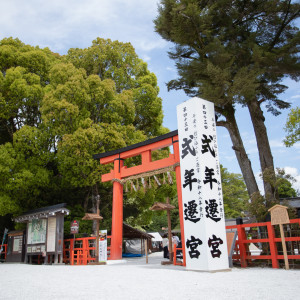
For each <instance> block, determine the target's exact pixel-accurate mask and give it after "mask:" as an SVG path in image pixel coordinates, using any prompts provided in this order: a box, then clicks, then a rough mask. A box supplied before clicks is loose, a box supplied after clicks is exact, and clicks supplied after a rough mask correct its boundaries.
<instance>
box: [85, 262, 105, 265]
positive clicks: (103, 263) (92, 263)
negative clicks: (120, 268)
mask: <svg viewBox="0 0 300 300" xmlns="http://www.w3.org/2000/svg"><path fill="white" fill-rule="evenodd" d="M88 265H89V266H90V265H93V266H94V265H95V266H98V265H106V261H99V262H90V263H89V264H88Z"/></svg>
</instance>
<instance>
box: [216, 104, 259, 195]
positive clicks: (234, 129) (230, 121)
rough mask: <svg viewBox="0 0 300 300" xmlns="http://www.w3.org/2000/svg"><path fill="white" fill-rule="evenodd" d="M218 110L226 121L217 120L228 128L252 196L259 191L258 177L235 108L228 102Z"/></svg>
mask: <svg viewBox="0 0 300 300" xmlns="http://www.w3.org/2000/svg"><path fill="white" fill-rule="evenodd" d="M216 111H217V112H220V113H221V114H222V115H223V116H224V117H225V118H226V121H220V122H217V125H218V126H223V127H225V128H227V130H228V132H229V135H230V138H231V141H232V145H233V146H232V149H233V150H234V152H235V155H236V158H237V160H238V163H239V166H240V169H241V172H242V174H243V178H244V181H245V184H246V187H247V191H248V194H249V196H250V198H251V195H252V194H253V193H256V192H259V190H258V186H257V183H256V179H255V176H254V173H253V170H252V166H251V161H250V160H249V158H248V155H247V153H246V150H245V147H244V144H243V141H242V138H241V135H240V132H239V128H238V126H237V123H236V119H235V110H234V108H233V106H232V105H231V104H227V105H226V106H225V107H224V108H223V109H221V110H220V109H219V108H218V107H216Z"/></svg>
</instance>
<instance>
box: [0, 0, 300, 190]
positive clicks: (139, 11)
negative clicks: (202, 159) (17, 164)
mask: <svg viewBox="0 0 300 300" xmlns="http://www.w3.org/2000/svg"><path fill="white" fill-rule="evenodd" d="M157 3H158V1H157V0H101V1H100V0H84V1H82V0H81V1H79V0H52V1H40V0H27V1H24V0H9V1H7V0H0V8H1V10H0V28H1V30H0V39H2V38H4V37H10V36H12V37H14V38H19V39H20V40H21V41H22V42H24V43H26V44H30V45H32V46H37V45H38V46H40V47H42V48H43V47H49V48H50V49H51V50H52V51H53V52H58V53H60V54H66V52H67V51H68V49H70V48H86V47H89V46H90V45H91V44H92V41H93V40H94V39H95V38H96V37H101V38H110V39H112V40H119V41H122V42H130V43H131V44H132V45H133V46H134V48H135V50H136V52H137V54H138V55H139V57H140V58H142V59H143V60H144V61H146V62H147V63H148V67H149V69H150V70H151V71H152V72H154V73H155V74H156V76H157V78H158V85H159V87H160V97H161V98H162V99H163V110H164V126H166V127H168V128H169V129H170V130H175V129H177V120H176V105H178V104H179V103H181V102H183V101H185V100H187V99H188V98H189V97H187V96H186V95H185V94H184V93H183V92H180V91H172V92H168V91H167V89H166V86H165V83H166V82H168V81H169V80H171V79H174V78H176V77H177V73H176V68H175V65H174V62H173V61H172V60H170V59H169V58H168V55H167V51H168V50H169V49H170V47H172V44H171V43H168V42H166V41H164V40H163V39H162V38H161V37H160V36H159V35H158V34H157V33H155V32H154V25H153V20H154V19H155V18H156V16H157ZM285 83H286V85H287V86H288V87H289V89H288V90H287V91H286V92H285V93H284V94H283V95H282V100H286V101H288V102H290V103H291V104H292V107H295V106H297V105H298V106H299V105H300V104H299V103H300V88H299V87H300V85H299V83H296V82H293V81H291V80H286V81H285ZM287 114H288V110H286V111H283V112H282V114H281V115H280V116H277V117H274V116H272V115H271V114H270V113H265V117H266V126H267V130H268V135H269V139H270V144H271V149H272V153H273V157H274V163H275V167H280V168H285V169H286V171H287V172H288V173H289V174H291V175H293V176H294V177H295V178H296V179H297V183H296V184H294V187H295V188H296V189H299V190H300V165H299V162H300V143H298V144H296V145H294V146H293V147H291V148H286V147H285V146H284V145H283V143H282V140H283V139H284V136H285V132H284V130H283V127H284V124H285V122H286V118H287ZM237 121H238V125H239V128H240V132H241V134H242V138H243V140H244V144H245V147H246V150H247V153H248V155H249V157H250V159H251V162H252V166H253V169H254V172H255V174H256V175H257V176H258V174H259V173H260V166H259V160H258V152H257V147H256V141H255V136H254V132H253V128H252V124H251V121H250V117H249V114H248V112H247V110H246V108H238V110H237ZM218 142H219V152H220V162H221V163H222V164H223V166H224V167H226V168H227V169H228V170H229V171H231V172H235V173H240V169H239V166H238V164H237V161H236V159H235V154H234V152H233V150H232V149H231V146H232V145H231V140H230V138H229V134H228V132H227V131H226V130H225V129H224V128H220V127H219V128H218Z"/></svg>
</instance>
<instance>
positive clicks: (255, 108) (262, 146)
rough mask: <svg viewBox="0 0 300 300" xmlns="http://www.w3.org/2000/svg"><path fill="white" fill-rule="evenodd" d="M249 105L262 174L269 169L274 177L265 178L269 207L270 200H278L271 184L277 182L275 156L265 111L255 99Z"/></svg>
mask: <svg viewBox="0 0 300 300" xmlns="http://www.w3.org/2000/svg"><path fill="white" fill-rule="evenodd" d="M247 106H248V109H249V113H250V117H251V121H252V124H253V128H254V132H255V137H256V143H257V148H258V153H259V160H260V167H261V171H262V174H263V175H265V173H264V172H265V171H268V173H269V174H270V175H271V177H272V178H269V179H268V180H266V179H265V178H263V182H264V190H265V198H266V206H267V207H268V204H269V203H270V202H273V201H276V198H277V196H276V191H275V188H274V186H273V185H272V184H270V181H274V182H275V170H274V162H273V156H272V152H271V148H270V144H269V139H268V134H267V129H266V126H265V118H264V116H263V111H262V110H261V107H260V104H259V103H258V101H256V100H253V101H250V102H248V103H247ZM263 177H264V176H263Z"/></svg>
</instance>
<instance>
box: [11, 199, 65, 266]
mask: <svg viewBox="0 0 300 300" xmlns="http://www.w3.org/2000/svg"><path fill="white" fill-rule="evenodd" d="M65 206H66V204H65V203H60V204H57V205H53V206H48V207H43V208H39V209H35V210H32V211H28V212H26V213H24V214H23V215H21V216H19V217H17V218H15V222H17V223H27V228H26V242H25V263H32V262H33V259H38V260H39V261H41V259H42V258H43V261H44V264H48V263H55V264H57V263H62V261H63V242H64V216H65V215H68V214H69V210H68V209H66V207H65Z"/></svg>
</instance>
